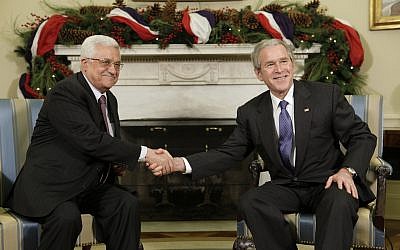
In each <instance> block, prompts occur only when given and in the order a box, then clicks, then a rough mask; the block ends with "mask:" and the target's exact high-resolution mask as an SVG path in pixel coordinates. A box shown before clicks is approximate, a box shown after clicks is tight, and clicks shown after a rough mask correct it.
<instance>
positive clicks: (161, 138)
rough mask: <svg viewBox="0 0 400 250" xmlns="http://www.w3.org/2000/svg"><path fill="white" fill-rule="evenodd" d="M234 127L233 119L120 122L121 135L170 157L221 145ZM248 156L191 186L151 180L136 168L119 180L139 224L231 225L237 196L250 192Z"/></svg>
mask: <svg viewBox="0 0 400 250" xmlns="http://www.w3.org/2000/svg"><path fill="white" fill-rule="evenodd" d="M234 127H235V121H234V120H233V119H223V120H217V119H205V120H194V119H179V120H129V121H121V135H122V137H123V138H124V139H126V140H130V141H134V142H136V143H138V144H140V145H146V146H148V147H151V148H165V149H167V150H168V151H169V152H170V153H171V155H173V156H185V155H189V154H193V153H197V152H202V151H207V150H209V149H212V148H215V147H217V146H219V145H220V144H222V143H223V142H224V141H225V140H226V139H227V137H228V136H229V135H230V134H231V132H232V131H233V129H234ZM254 157H255V156H254V154H251V155H250V156H249V157H248V158H247V159H245V160H244V161H243V162H242V163H241V164H239V165H238V166H234V167H233V168H231V169H229V170H227V171H225V172H224V173H221V174H218V175H214V176H210V177H206V178H203V179H200V180H196V181H192V179H191V175H183V174H180V173H175V174H171V175H168V176H163V177H155V176H153V175H152V173H151V172H150V171H149V170H147V168H146V167H145V166H144V164H140V165H139V167H138V168H136V169H135V170H134V171H128V172H127V174H126V175H125V176H123V177H122V178H121V184H122V185H123V186H125V187H127V188H129V189H131V190H135V192H136V194H137V196H138V198H139V202H140V213H141V218H142V220H143V221H156V220H234V219H236V217H237V205H238V201H239V198H240V196H241V194H243V193H244V192H245V191H246V190H248V189H249V188H250V187H251V176H250V173H249V171H248V166H249V164H250V162H251V160H253V159H254Z"/></svg>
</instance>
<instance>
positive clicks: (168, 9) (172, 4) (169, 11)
mask: <svg viewBox="0 0 400 250" xmlns="http://www.w3.org/2000/svg"><path fill="white" fill-rule="evenodd" d="M175 10H176V0H167V2H165V6H164V9H163V11H162V14H161V20H163V21H164V22H168V23H174V22H175Z"/></svg>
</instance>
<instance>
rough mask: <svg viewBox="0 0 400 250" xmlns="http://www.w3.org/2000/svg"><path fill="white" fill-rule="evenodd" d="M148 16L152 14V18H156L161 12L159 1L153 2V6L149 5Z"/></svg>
mask: <svg viewBox="0 0 400 250" xmlns="http://www.w3.org/2000/svg"><path fill="white" fill-rule="evenodd" d="M148 13H149V16H152V17H154V18H158V17H160V16H161V14H162V10H161V6H160V4H159V3H155V4H154V5H153V6H150V7H149V11H148Z"/></svg>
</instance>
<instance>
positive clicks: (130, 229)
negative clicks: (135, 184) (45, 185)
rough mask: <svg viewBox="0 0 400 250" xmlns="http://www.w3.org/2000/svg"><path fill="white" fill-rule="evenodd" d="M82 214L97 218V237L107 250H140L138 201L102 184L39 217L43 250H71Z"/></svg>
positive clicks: (40, 247) (125, 193)
mask: <svg viewBox="0 0 400 250" xmlns="http://www.w3.org/2000/svg"><path fill="white" fill-rule="evenodd" d="M81 213H90V214H92V215H93V216H94V218H95V227H96V229H95V231H96V237H97V239H98V240H99V241H101V242H104V243H105V244H106V246H107V250H137V249H138V245H139V237H140V220H139V215H138V201H137V198H136V197H135V196H134V195H133V194H131V193H130V192H128V191H126V190H123V189H121V188H118V187H116V186H113V185H111V184H103V185H100V186H96V187H95V188H93V189H91V190H89V191H86V192H85V193H83V194H81V195H80V196H79V197H77V198H76V199H73V200H70V201H66V202H64V203H62V204H60V205H59V206H57V207H56V208H55V209H54V210H53V211H52V213H51V214H49V215H48V216H46V217H43V218H40V219H39V220H38V222H39V223H41V224H42V229H43V231H42V233H41V238H40V246H39V249H40V250H51V249H57V250H64V249H65V250H72V249H74V246H75V242H76V240H77V237H78V235H79V233H80V232H81V229H82V221H81Z"/></svg>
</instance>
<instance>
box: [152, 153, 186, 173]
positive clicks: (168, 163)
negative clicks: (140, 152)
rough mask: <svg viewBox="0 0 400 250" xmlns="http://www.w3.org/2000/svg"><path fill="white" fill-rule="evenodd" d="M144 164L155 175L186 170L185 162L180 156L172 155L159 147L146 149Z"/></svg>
mask: <svg viewBox="0 0 400 250" xmlns="http://www.w3.org/2000/svg"><path fill="white" fill-rule="evenodd" d="M146 166H147V168H148V169H149V170H150V171H151V172H152V173H153V174H154V175H155V176H162V175H167V174H170V173H173V172H181V173H184V172H185V171H186V167H185V163H184V162H183V159H182V158H181V157H172V156H171V154H170V153H169V152H168V151H167V150H165V149H161V148H160V149H151V148H148V149H147V154H146Z"/></svg>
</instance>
